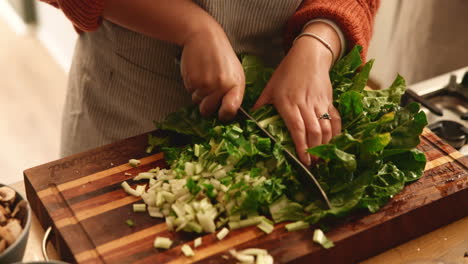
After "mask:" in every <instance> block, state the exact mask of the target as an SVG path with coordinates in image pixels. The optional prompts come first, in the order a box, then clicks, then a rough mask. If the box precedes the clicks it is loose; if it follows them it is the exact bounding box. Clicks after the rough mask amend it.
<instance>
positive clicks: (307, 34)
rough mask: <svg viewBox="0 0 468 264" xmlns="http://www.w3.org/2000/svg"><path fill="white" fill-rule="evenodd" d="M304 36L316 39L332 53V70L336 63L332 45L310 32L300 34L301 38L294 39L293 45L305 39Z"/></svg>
mask: <svg viewBox="0 0 468 264" xmlns="http://www.w3.org/2000/svg"><path fill="white" fill-rule="evenodd" d="M304 36H307V37H312V38H314V39H316V40H318V41H320V43H322V44H323V45H324V46H325V48H327V49H328V50H329V51H330V53H331V56H332V61H331V62H332V63H331V65H330V69H331V68H332V67H333V64H334V63H335V53H334V52H333V50H332V48H331V46H330V44H328V42H326V41H325V40H324V39H323V38H321V37H320V36H318V35H315V34H314V33H308V32H302V33H301V34H299V36H297V37H296V38H295V39H294V41H293V43H294V42H296V40H298V39H300V38H301V37H304Z"/></svg>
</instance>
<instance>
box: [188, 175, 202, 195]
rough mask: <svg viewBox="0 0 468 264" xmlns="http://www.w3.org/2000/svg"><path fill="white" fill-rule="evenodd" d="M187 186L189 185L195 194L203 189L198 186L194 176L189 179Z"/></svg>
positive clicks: (191, 191) (190, 190) (189, 188)
mask: <svg viewBox="0 0 468 264" xmlns="http://www.w3.org/2000/svg"><path fill="white" fill-rule="evenodd" d="M185 186H187V189H188V190H189V192H190V193H191V194H193V195H196V194H197V193H198V192H200V191H201V187H200V186H198V184H197V183H196V182H195V181H194V180H193V179H192V178H188V179H187V183H186V185H185Z"/></svg>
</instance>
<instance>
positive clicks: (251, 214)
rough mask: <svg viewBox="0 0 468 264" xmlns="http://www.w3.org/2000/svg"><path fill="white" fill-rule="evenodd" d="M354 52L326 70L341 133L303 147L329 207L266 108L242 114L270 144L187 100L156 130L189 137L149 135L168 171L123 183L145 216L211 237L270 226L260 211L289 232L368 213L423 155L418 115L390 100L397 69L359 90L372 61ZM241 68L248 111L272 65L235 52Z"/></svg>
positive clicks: (417, 172) (396, 89)
mask: <svg viewBox="0 0 468 264" xmlns="http://www.w3.org/2000/svg"><path fill="white" fill-rule="evenodd" d="M360 50H361V48H360V47H355V48H354V49H353V50H352V51H351V52H350V53H349V54H348V55H347V56H345V57H344V58H343V59H341V60H340V61H339V62H337V63H336V65H335V66H334V67H333V69H332V70H331V72H330V79H331V83H332V86H333V98H334V101H333V103H334V105H335V107H336V108H337V109H338V110H339V112H340V115H341V118H342V127H343V130H342V133H341V134H339V135H337V136H335V137H334V138H333V139H332V140H331V141H330V142H329V143H328V144H326V145H321V146H317V147H314V148H311V149H308V152H309V153H310V154H313V155H315V156H317V157H319V158H320V161H319V162H318V163H316V164H315V165H313V167H312V168H311V169H312V171H313V173H314V174H315V175H316V177H317V179H318V181H319V182H320V185H321V186H322V188H323V189H324V190H325V192H326V193H327V195H328V197H329V199H330V202H331V205H332V208H327V207H326V205H325V204H324V203H323V201H322V200H321V196H320V194H319V193H318V191H317V190H316V188H314V187H309V186H307V185H304V184H302V183H301V182H300V180H299V178H297V177H296V175H297V172H298V170H297V168H296V165H295V164H294V163H292V162H291V161H290V160H289V159H288V158H287V156H286V155H285V154H284V153H283V151H282V148H281V146H283V147H285V148H287V149H288V150H290V151H291V152H292V153H295V148H294V143H293V141H292V138H291V136H290V134H289V132H288V130H287V127H286V126H285V124H284V122H283V120H282V119H281V117H280V116H279V114H278V112H277V111H276V110H275V109H274V107H273V106H271V105H268V106H264V107H262V108H260V109H257V110H254V111H251V112H250V114H251V115H252V116H253V117H254V118H255V119H257V120H258V121H259V123H260V125H261V126H262V127H263V128H265V129H266V130H268V131H269V132H270V133H271V134H272V135H273V136H274V137H275V138H276V139H277V141H278V143H274V142H272V141H271V140H270V139H269V138H268V137H267V136H265V135H264V134H263V133H262V132H261V131H260V129H259V128H258V127H257V126H256V124H255V123H254V122H252V121H250V120H246V119H245V118H243V117H240V116H239V117H238V118H237V119H235V120H233V121H232V122H231V123H221V122H220V121H218V120H217V119H216V118H214V117H211V118H210V117H202V116H201V115H200V112H199V110H198V107H196V106H190V107H186V108H183V109H181V110H180V111H178V112H174V113H172V114H170V115H169V116H168V117H167V119H166V120H165V121H163V122H162V123H158V124H157V127H158V128H159V129H162V130H169V131H173V132H176V133H178V134H182V135H185V136H188V137H190V138H191V140H192V141H191V142H192V144H189V145H186V146H185V147H170V146H169V145H168V143H169V139H168V138H164V139H157V138H156V137H154V136H150V137H149V149H150V150H152V149H153V148H154V147H155V146H158V147H160V148H161V150H162V151H163V152H164V153H165V159H166V161H167V163H168V164H169V166H170V168H169V169H153V170H151V171H149V172H147V173H140V174H139V175H138V176H137V177H135V179H134V180H149V188H148V189H147V190H143V192H142V193H141V194H140V193H139V192H137V191H136V190H133V189H132V188H130V186H128V184H126V182H124V183H123V184H122V185H123V187H124V189H125V190H126V191H127V192H129V193H130V194H132V195H135V196H139V195H141V197H142V199H143V200H144V202H145V203H146V204H147V205H148V207H147V209H148V212H149V214H150V215H151V216H153V217H165V218H166V223H167V225H168V228H169V229H170V230H175V231H181V230H183V231H187V232H195V233H201V232H206V233H212V232H215V231H216V230H217V229H221V228H223V229H222V230H221V232H219V233H218V234H217V236H218V238H219V237H223V236H224V234H225V233H227V232H229V230H228V229H227V228H226V227H225V226H229V228H230V229H236V228H241V227H246V226H252V225H256V226H258V228H260V229H261V230H263V231H264V232H266V233H269V232H271V231H272V230H273V223H272V222H270V220H268V219H267V218H266V217H268V218H270V219H272V220H273V221H274V223H279V222H284V221H295V223H292V224H289V225H287V228H288V230H299V229H302V228H307V227H308V226H309V225H311V224H314V223H317V222H319V221H320V220H322V219H324V218H327V217H343V216H345V215H347V214H349V213H350V212H352V211H356V210H367V211H368V212H376V211H377V210H379V208H381V207H382V206H383V205H384V204H385V203H387V201H388V200H389V199H390V198H391V197H393V196H394V195H395V194H397V193H398V192H400V191H401V190H402V189H403V188H404V186H405V185H406V184H408V183H410V182H412V181H415V180H417V179H418V178H419V177H421V175H422V173H423V170H424V167H425V164H426V158H425V156H424V154H423V153H422V152H421V151H419V150H417V149H416V146H417V145H418V144H419V135H420V134H421V133H422V129H423V127H424V126H425V125H426V124H427V121H426V117H425V114H424V112H422V111H420V109H419V105H418V104H415V103H413V104H409V105H407V106H406V107H401V106H399V103H400V97H401V95H402V94H403V92H404V90H405V81H404V79H403V78H402V77H401V76H397V78H396V80H395V81H394V83H393V84H392V85H391V86H390V87H389V88H388V89H385V90H379V91H371V90H366V89H364V88H365V85H366V83H367V79H368V76H369V72H370V69H371V67H372V64H373V61H369V62H368V63H366V64H365V65H364V66H362V67H361V69H360V70H359V67H360V66H361V64H362V61H361V57H360ZM242 65H243V67H244V71H245V76H246V91H245V97H244V101H243V106H244V107H245V108H246V109H250V108H251V107H252V106H253V105H254V103H255V101H256V99H257V98H258V96H259V95H260V93H261V92H262V90H263V88H264V87H265V85H266V83H267V82H268V80H269V78H270V77H271V74H272V72H273V69H270V68H266V67H265V66H264V65H263V64H262V62H261V61H260V60H259V59H258V58H256V57H254V56H243V57H242ZM280 144H281V145H280ZM140 189H141V188H140ZM322 234H323V233H322ZM318 235H320V234H318ZM318 235H317V236H318ZM249 259H250V258H249Z"/></svg>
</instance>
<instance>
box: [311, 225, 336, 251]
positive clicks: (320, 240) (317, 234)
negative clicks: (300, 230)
mask: <svg viewBox="0 0 468 264" xmlns="http://www.w3.org/2000/svg"><path fill="white" fill-rule="evenodd" d="M312 240H313V241H314V242H315V243H317V244H319V245H321V246H322V247H323V248H325V249H329V248H332V247H334V246H335V244H334V243H333V241H331V240H330V239H328V238H327V237H326V236H325V234H324V233H323V231H322V230H320V229H315V231H314V236H313V237H312Z"/></svg>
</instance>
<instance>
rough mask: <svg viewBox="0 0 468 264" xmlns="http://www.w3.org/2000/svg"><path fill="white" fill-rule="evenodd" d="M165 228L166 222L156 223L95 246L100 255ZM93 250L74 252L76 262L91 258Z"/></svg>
mask: <svg viewBox="0 0 468 264" xmlns="http://www.w3.org/2000/svg"><path fill="white" fill-rule="evenodd" d="M165 230H167V226H166V223H163V224H158V225H155V226H152V227H149V228H146V229H143V230H140V231H138V232H135V233H133V234H131V235H128V236H124V237H121V238H118V239H115V240H112V241H109V242H107V243H105V244H102V245H100V246H98V247H97V248H96V250H97V251H98V252H99V254H101V256H102V255H104V254H105V253H106V252H109V251H112V250H115V249H118V248H120V247H124V246H126V245H128V244H129V243H132V242H136V241H139V240H144V239H146V238H148V237H150V236H154V235H156V234H158V233H160V232H162V231H165ZM93 251H94V250H88V251H85V252H81V253H79V254H76V255H75V258H76V261H77V262H84V261H87V260H89V259H90V258H93V256H92V254H90V253H91V252H93Z"/></svg>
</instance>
